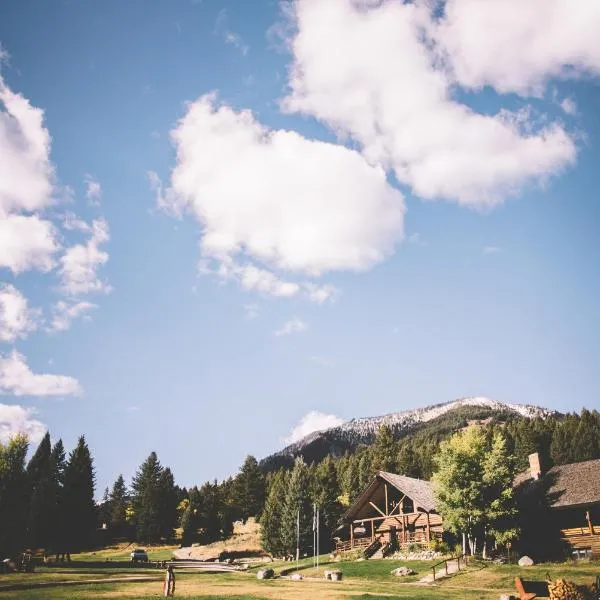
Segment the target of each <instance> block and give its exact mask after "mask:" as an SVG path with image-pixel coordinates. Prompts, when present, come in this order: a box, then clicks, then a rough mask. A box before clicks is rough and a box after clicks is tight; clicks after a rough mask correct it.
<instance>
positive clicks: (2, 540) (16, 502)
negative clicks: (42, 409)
mask: <svg viewBox="0 0 600 600" xmlns="http://www.w3.org/2000/svg"><path fill="white" fill-rule="evenodd" d="M27 448H28V442H27V438H26V437H25V436H24V435H16V436H14V437H12V438H10V439H9V440H8V442H7V443H6V444H3V443H2V442H1V441H0V524H1V525H0V556H1V557H5V558H6V557H14V556H15V555H16V554H17V553H18V552H19V551H20V550H21V549H22V548H23V545H24V541H25V533H26V527H27V496H28V480H27V474H26V471H25V457H26V455H27Z"/></svg>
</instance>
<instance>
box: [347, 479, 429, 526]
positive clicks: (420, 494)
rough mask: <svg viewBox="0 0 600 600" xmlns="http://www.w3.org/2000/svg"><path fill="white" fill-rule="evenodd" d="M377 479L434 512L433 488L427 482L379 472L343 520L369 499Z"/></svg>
mask: <svg viewBox="0 0 600 600" xmlns="http://www.w3.org/2000/svg"><path fill="white" fill-rule="evenodd" d="M378 478H381V479H384V480H385V481H387V482H388V483H389V484H390V485H393V486H394V487H395V488H396V489H397V490H398V491H399V492H401V493H403V494H406V495H407V496H408V497H409V498H411V499H412V500H413V502H414V503H415V504H416V505H417V506H419V507H421V508H422V509H424V510H426V511H427V512H430V511H432V510H433V511H434V510H435V496H434V494H433V487H432V485H431V483H430V482H429V481H424V480H422V479H414V478H412V477H405V476H404V475H396V474H395V473H387V472H386V471H379V472H378V473H377V474H376V475H375V477H374V478H373V481H371V483H370V484H369V486H368V487H367V488H366V489H365V490H364V491H363V492H362V493H361V494H360V496H359V497H358V498H357V499H356V500H355V501H354V502H353V503H352V505H351V506H350V507H349V508H348V510H347V511H346V512H345V513H344V515H343V518H344V519H346V518H349V517H350V516H351V515H352V514H354V513H355V511H356V510H358V509H359V508H360V507H361V506H362V505H363V504H364V503H365V498H366V497H369V496H370V495H371V494H372V493H373V490H374V489H375V488H376V487H377V480H378Z"/></svg>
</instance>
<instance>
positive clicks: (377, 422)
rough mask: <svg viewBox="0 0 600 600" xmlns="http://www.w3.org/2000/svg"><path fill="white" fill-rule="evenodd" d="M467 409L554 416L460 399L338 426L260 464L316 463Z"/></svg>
mask: <svg viewBox="0 0 600 600" xmlns="http://www.w3.org/2000/svg"><path fill="white" fill-rule="evenodd" d="M467 407H473V408H475V409H477V408H479V409H481V412H482V413H485V414H489V415H490V416H492V415H494V414H495V415H499V414H515V415H519V416H522V417H526V418H530V419H532V418H535V417H542V418H545V417H547V416H550V415H551V414H555V413H554V412H553V411H551V410H548V409H545V408H542V407H539V406H533V405H529V404H511V403H507V402H499V401H497V400H491V399H490V398H485V397H482V396H476V397H471V398H460V399H458V400H452V401H450V402H444V403H442V404H435V405H432V406H426V407H424V408H416V409H413V410H406V411H402V412H395V413H389V414H387V415H382V416H378V417H362V418H357V419H351V420H349V421H346V422H344V423H342V424H341V425H337V426H335V427H331V428H329V429H325V430H323V431H315V432H313V433H310V434H309V435H307V436H305V437H303V438H302V439H301V440H298V441H297V442H294V443H293V444H290V445H289V446H286V447H285V448H283V449H282V450H280V451H279V452H276V453H275V454H273V455H271V456H270V457H267V458H266V459H265V460H264V461H263V462H264V463H271V464H274V463H277V462H280V461H281V460H284V461H285V459H289V458H292V457H294V456H298V455H303V456H304V457H305V458H306V459H308V460H320V458H323V457H324V456H326V455H327V454H334V455H339V454H341V453H343V452H344V451H346V450H352V449H354V448H356V447H358V446H359V445H360V444H371V443H373V441H374V439H375V436H376V435H377V432H378V431H379V428H380V427H381V426H382V425H387V426H389V427H390V428H391V429H392V431H393V432H394V435H395V436H396V437H401V436H402V435H404V434H407V433H409V432H410V431H411V430H413V429H414V428H416V427H417V426H418V425H419V424H422V423H427V422H429V421H432V420H434V419H437V418H439V417H443V416H444V415H446V414H447V413H450V412H451V411H457V410H460V409H466V408H467Z"/></svg>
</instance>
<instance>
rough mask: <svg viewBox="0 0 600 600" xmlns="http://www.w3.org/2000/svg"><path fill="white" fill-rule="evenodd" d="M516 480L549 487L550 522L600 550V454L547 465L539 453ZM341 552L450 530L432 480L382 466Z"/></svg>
mask: <svg viewBox="0 0 600 600" xmlns="http://www.w3.org/2000/svg"><path fill="white" fill-rule="evenodd" d="M529 465H530V468H529V470H527V471H526V472H524V473H521V474H519V475H518V476H517V477H516V479H515V482H514V487H515V490H516V491H517V493H518V494H521V493H525V494H527V493H530V492H532V491H535V490H536V489H543V491H544V495H545V498H546V501H547V504H548V508H549V518H550V521H551V522H550V523H548V525H549V526H550V527H552V528H553V529H557V530H558V532H557V533H558V534H559V535H560V537H561V538H562V540H563V542H564V544H565V546H566V547H567V549H568V550H569V551H570V552H571V554H572V556H573V557H575V558H577V557H583V556H589V555H590V554H595V555H598V554H600V459H599V460H588V461H585V462H579V463H572V464H568V465H560V466H556V467H552V468H551V469H549V470H547V471H544V470H543V469H542V466H541V463H540V457H539V455H538V454H537V453H534V454H531V455H530V456H529ZM342 522H343V525H342V527H340V528H338V530H337V533H338V535H339V537H337V538H336V552H344V551H346V550H353V549H364V550H367V549H376V548H379V547H384V546H387V545H395V546H396V547H399V548H403V547H406V546H408V545H410V544H416V545H421V546H423V547H427V546H429V544H430V542H431V541H432V540H433V539H435V538H441V537H442V534H443V532H444V528H443V520H442V517H441V515H440V514H439V513H438V512H437V510H436V501H435V495H434V491H433V486H432V484H431V483H430V482H429V481H424V480H422V479H414V478H412V477H405V476H403V475H396V474H394V473H387V472H385V471H379V472H378V473H377V474H376V475H375V477H374V478H373V481H372V482H371V483H370V484H369V486H368V487H367V488H366V489H365V490H364V491H363V492H362V493H361V494H360V495H359V496H358V498H357V499H356V500H355V501H354V503H353V504H352V505H351V506H350V507H349V508H348V510H347V511H346V512H345V513H344V515H343V516H342Z"/></svg>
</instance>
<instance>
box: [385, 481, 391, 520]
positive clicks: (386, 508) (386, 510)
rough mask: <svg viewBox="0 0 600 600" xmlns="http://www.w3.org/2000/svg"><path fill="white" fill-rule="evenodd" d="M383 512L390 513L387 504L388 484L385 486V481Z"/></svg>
mask: <svg viewBox="0 0 600 600" xmlns="http://www.w3.org/2000/svg"><path fill="white" fill-rule="evenodd" d="M385 514H386V515H389V514H390V508H389V504H388V486H387V483H386V484H385Z"/></svg>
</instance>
